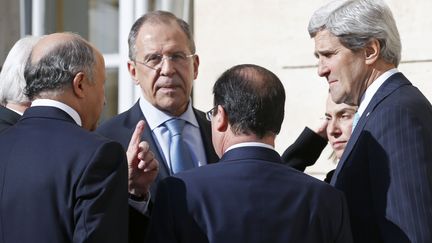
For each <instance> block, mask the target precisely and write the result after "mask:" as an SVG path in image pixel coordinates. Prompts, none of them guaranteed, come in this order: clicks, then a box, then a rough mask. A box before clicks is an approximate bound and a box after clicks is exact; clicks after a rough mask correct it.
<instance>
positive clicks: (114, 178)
mask: <svg viewBox="0 0 432 243" xmlns="http://www.w3.org/2000/svg"><path fill="white" fill-rule="evenodd" d="M127 192H128V191H127V162H126V155H125V153H124V151H123V149H122V147H121V145H120V144H118V143H115V142H109V143H105V144H103V145H101V146H100V147H99V148H98V149H97V150H96V151H95V152H94V153H93V155H92V158H90V161H89V163H88V166H87V168H86V169H85V170H84V171H83V173H82V175H81V178H80V180H79V181H78V183H77V185H76V193H75V194H76V203H75V207H74V221H75V225H76V227H75V231H74V234H73V242H127V238H128V236H127V230H128V194H127Z"/></svg>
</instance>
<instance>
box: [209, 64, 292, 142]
mask: <svg viewBox="0 0 432 243" xmlns="http://www.w3.org/2000/svg"><path fill="white" fill-rule="evenodd" d="M213 94H214V105H215V106H217V105H221V106H222V107H223V108H224V110H225V112H226V113H227V115H228V122H229V124H230V125H231V127H232V131H233V133H234V134H247V135H250V134H251V133H253V134H255V135H256V136H257V137H258V138H263V137H264V136H266V135H272V134H274V135H276V134H278V133H279V132H280V129H281V125H282V121H283V118H284V108H285V90H284V87H283V85H282V83H281V81H280V80H279V78H278V77H277V76H276V75H275V74H274V73H272V72H271V71H269V70H267V69H265V68H263V67H260V66H257V65H253V64H242V65H237V66H234V67H232V68H230V69H228V70H227V71H225V72H224V73H223V74H222V75H221V76H220V77H219V78H218V80H217V81H216V83H215V84H214V86H213Z"/></svg>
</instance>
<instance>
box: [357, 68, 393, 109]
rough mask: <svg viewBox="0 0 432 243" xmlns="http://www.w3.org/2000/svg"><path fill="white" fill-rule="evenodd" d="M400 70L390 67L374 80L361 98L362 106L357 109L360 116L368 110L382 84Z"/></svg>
mask: <svg viewBox="0 0 432 243" xmlns="http://www.w3.org/2000/svg"><path fill="white" fill-rule="evenodd" d="M398 72H399V71H398V70H397V69H396V68H393V69H390V70H388V71H386V72H384V73H383V74H381V76H379V77H378V78H377V79H376V80H375V81H373V82H372V84H371V85H370V86H369V87H368V88H367V89H366V92H365V93H364V94H363V95H362V97H361V99H360V106H359V108H358V110H357V113H358V114H359V117H361V116H362V114H363V112H364V111H365V110H366V107H367V106H368V105H369V103H370V101H371V100H372V97H373V96H374V95H375V93H376V92H377V91H378V89H379V88H380V87H381V85H382V84H383V83H384V82H385V81H386V80H387V79H388V78H390V76H392V75H393V74H395V73H398Z"/></svg>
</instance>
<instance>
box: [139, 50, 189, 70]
mask: <svg viewBox="0 0 432 243" xmlns="http://www.w3.org/2000/svg"><path fill="white" fill-rule="evenodd" d="M193 56H195V54H190V55H186V54H184V53H182V52H179V53H175V54H173V55H170V56H167V55H160V54H150V55H147V56H146V57H145V60H144V61H143V62H142V61H137V60H134V62H136V63H139V64H142V65H144V66H146V67H148V68H150V69H153V70H158V69H159V68H160V67H161V66H162V62H163V61H164V60H169V61H171V62H172V63H174V64H175V65H184V64H186V63H187V62H188V61H189V58H191V57H193Z"/></svg>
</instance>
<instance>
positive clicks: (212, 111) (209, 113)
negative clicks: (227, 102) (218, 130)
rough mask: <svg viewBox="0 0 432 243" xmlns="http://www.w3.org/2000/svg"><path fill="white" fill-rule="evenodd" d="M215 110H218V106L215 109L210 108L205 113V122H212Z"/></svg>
mask: <svg viewBox="0 0 432 243" xmlns="http://www.w3.org/2000/svg"><path fill="white" fill-rule="evenodd" d="M217 108H218V106H215V107H213V108H211V109H210V110H209V111H207V112H206V118H207V121H211V120H212V118H213V115H214V112H215V111H216V109H217Z"/></svg>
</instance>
